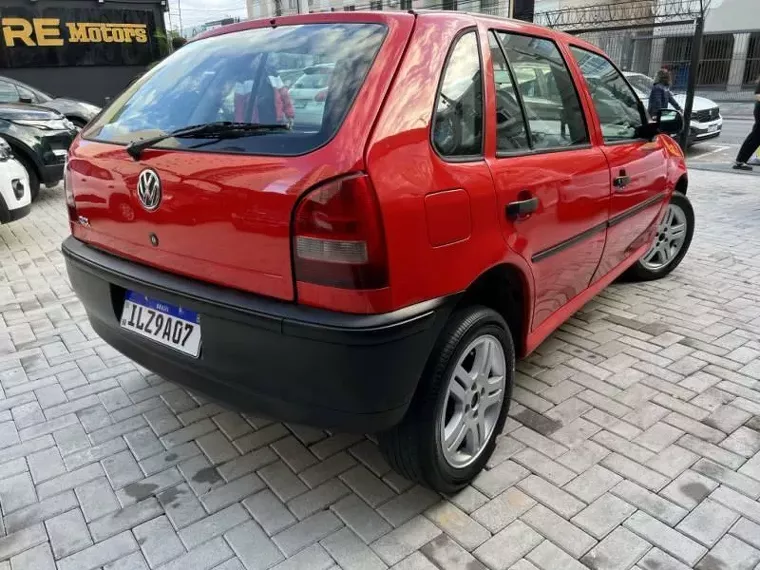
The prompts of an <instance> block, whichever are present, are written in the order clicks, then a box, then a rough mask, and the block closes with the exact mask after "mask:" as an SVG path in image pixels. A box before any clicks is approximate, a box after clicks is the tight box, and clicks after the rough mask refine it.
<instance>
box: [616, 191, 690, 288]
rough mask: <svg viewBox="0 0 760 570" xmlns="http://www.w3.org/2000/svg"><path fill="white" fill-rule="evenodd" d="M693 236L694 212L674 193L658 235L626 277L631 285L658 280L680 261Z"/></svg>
mask: <svg viewBox="0 0 760 570" xmlns="http://www.w3.org/2000/svg"><path fill="white" fill-rule="evenodd" d="M693 235H694V210H693V208H692V207H691V202H689V199H688V198H687V197H686V196H684V195H683V194H681V193H680V192H675V193H674V194H673V197H672V198H671V200H670V204H668V207H667V210H666V211H665V215H664V216H663V217H662V220H661V221H660V225H659V226H658V227H657V235H656V237H655V238H654V241H653V242H652V247H650V248H649V251H647V252H646V253H645V254H644V255H643V256H642V258H641V259H639V260H638V261H637V262H636V264H635V265H633V266H632V267H631V268H630V269H629V270H628V272H627V273H626V276H627V277H629V278H630V279H632V280H634V281H652V280H654V279H661V278H662V277H665V276H666V275H668V274H669V273H670V272H671V271H673V270H674V269H675V268H676V267H678V265H679V264H680V263H681V261H682V260H683V258H684V256H685V255H686V252H687V251H688V250H689V246H690V245H691V238H692V237H693Z"/></svg>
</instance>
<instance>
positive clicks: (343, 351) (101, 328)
mask: <svg viewBox="0 0 760 570" xmlns="http://www.w3.org/2000/svg"><path fill="white" fill-rule="evenodd" d="M62 249H63V254H64V257H65V259H66V265H67V269H68V273H69V278H70V280H71V283H72V286H73V287H74V290H75V291H76V293H77V295H78V296H79V298H80V300H81V301H82V303H83V304H84V306H85V309H86V311H87V314H88V316H89V318H90V322H91V324H92V327H93V328H94V329H95V331H96V332H97V333H98V334H99V335H100V336H101V337H103V339H104V340H105V341H106V342H108V343H109V344H111V345H112V346H113V347H114V348H116V349H117V350H119V351H120V352H122V353H123V354H125V355H126V356H128V357H129V358H132V359H133V360H135V361H136V362H138V363H139V364H141V365H142V366H144V367H146V368H148V369H149V370H152V371H154V372H156V373H157V374H159V375H161V376H163V377H164V378H166V379H167V380H170V381H172V382H175V383H178V384H181V385H183V386H185V387H187V388H188V389H190V390H193V391H197V392H199V393H202V394H204V395H205V396H207V397H209V398H210V399H213V400H217V401H221V402H222V403H225V404H228V405H230V406H232V407H235V408H238V409H241V410H243V411H247V412H250V413H254V414H258V415H262V416H266V417H270V418H273V419H277V420H281V421H288V422H295V423H303V424H308V425H315V426H320V427H328V428H333V429H340V430H346V431H355V432H362V433H371V432H377V431H382V430H384V429H387V428H389V427H391V426H392V425H394V424H396V423H397V422H399V421H400V420H401V418H402V417H403V415H404V413H405V412H406V409H407V408H408V406H409V403H410V401H411V398H412V396H413V394H414V391H415V389H416V387H417V383H418V380H419V378H420V376H421V374H422V371H423V368H424V366H425V363H426V361H427V358H428V355H429V354H430V351H431V349H432V347H433V344H434V343H435V340H436V339H437V337H438V335H439V333H440V331H441V329H442V328H443V326H444V324H445V322H446V320H447V319H448V316H449V313H450V312H451V309H452V308H453V306H454V304H455V303H456V301H457V297H456V296H452V297H446V298H442V299H437V300H433V301H427V302H425V303H421V304H419V305H415V306H412V307H408V308H405V309H402V310H399V311H396V312H394V313H389V314H384V315H347V314H342V313H333V312H329V311H323V310H318V309H311V308H308V307H303V306H298V305H294V304H292V303H286V302H282V301H276V300H272V299H267V298H264V297H258V296H255V295H251V294H247V293H242V292H239V291H235V290H231V289H225V288H222V287H217V286H214V285H210V284H207V283H202V282H198V281H191V280H188V279H185V278H180V277H177V276H175V275H173V274H170V273H165V272H162V271H159V270H156V269H152V268H149V267H146V266H143V265H139V264H135V263H132V262H130V261H126V260H124V259H121V258H118V257H114V256H111V255H109V254H106V253H103V252H100V251H98V250H95V249H93V248H91V247H90V246H88V245H86V244H84V243H83V242H80V241H78V240H76V239H74V238H72V237H69V238H67V239H66V241H65V242H64V243H63V248H62ZM127 289H129V290H135V291H138V292H140V293H143V294H145V295H147V296H149V297H153V298H156V299H160V300H163V301H166V302H168V303H172V304H174V305H179V306H182V307H186V308H188V309H191V310H193V311H197V312H198V313H199V314H200V316H201V317H200V318H201V334H202V348H201V354H200V356H199V358H197V359H196V358H192V357H190V356H186V355H184V354H182V353H179V352H177V351H175V350H173V349H171V348H166V347H164V346H162V345H159V344H157V343H155V342H152V341H150V340H148V339H144V338H142V337H140V336H137V335H135V334H133V333H131V332H130V331H126V330H124V329H122V328H121V327H120V325H119V321H120V316H121V311H122V306H123V299H124V294H125V290H127Z"/></svg>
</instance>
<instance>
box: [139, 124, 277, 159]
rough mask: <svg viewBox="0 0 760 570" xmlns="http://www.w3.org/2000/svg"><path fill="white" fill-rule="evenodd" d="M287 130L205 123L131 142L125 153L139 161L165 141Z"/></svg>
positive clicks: (261, 126) (263, 125)
mask: <svg viewBox="0 0 760 570" xmlns="http://www.w3.org/2000/svg"><path fill="white" fill-rule="evenodd" d="M288 129H290V127H289V126H288V125H285V124H282V123H273V124H270V125H266V124H262V123H233V122H231V121H217V122H214V123H205V124H203V125H193V126H191V127H183V128H181V129H177V130H175V131H171V132H168V133H165V134H163V135H158V136H155V137H151V138H148V139H143V140H139V141H132V142H131V143H129V144H128V145H127V152H128V153H129V156H131V157H132V158H133V159H135V160H139V159H140V155H141V154H142V151H143V150H145V149H146V148H148V147H151V146H153V145H154V144H157V143H159V142H161V141H163V140H166V139H171V138H195V137H209V138H215V137H219V138H227V137H233V136H241V135H244V134H245V133H252V132H260V131H285V130H288Z"/></svg>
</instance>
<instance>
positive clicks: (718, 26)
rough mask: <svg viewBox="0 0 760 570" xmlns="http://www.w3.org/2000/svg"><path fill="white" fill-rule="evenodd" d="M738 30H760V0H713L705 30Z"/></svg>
mask: <svg viewBox="0 0 760 570" xmlns="http://www.w3.org/2000/svg"><path fill="white" fill-rule="evenodd" d="M738 30H760V0H712V3H711V4H710V11H709V12H708V13H707V19H706V20H705V31H707V32H733V31H738Z"/></svg>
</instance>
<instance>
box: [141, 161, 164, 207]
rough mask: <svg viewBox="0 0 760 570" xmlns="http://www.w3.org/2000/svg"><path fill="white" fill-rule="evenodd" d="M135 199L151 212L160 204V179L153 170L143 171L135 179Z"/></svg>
mask: <svg viewBox="0 0 760 570" xmlns="http://www.w3.org/2000/svg"><path fill="white" fill-rule="evenodd" d="M137 197H138V198H139V199H140V203H141V204H142V206H143V208H145V209H146V210H148V211H149V212H152V211H153V210H155V209H157V208H158V206H159V204H161V179H160V178H159V177H158V174H156V171H155V170H150V169H147V170H143V171H142V172H141V173H140V177H139V178H138V179H137Z"/></svg>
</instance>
